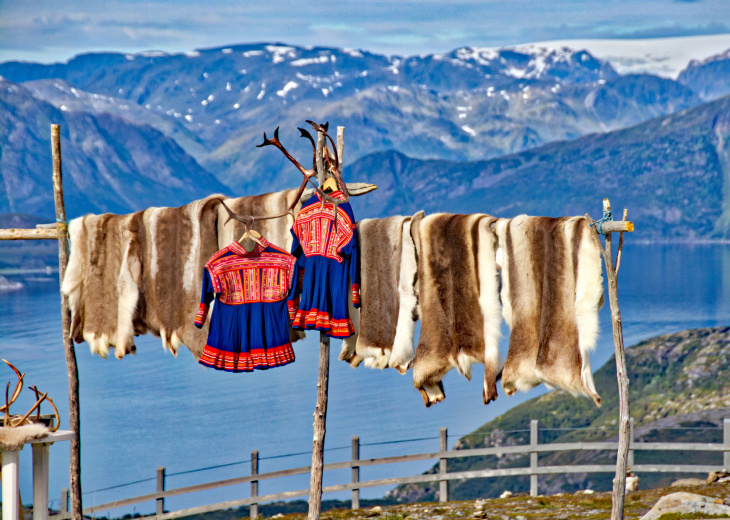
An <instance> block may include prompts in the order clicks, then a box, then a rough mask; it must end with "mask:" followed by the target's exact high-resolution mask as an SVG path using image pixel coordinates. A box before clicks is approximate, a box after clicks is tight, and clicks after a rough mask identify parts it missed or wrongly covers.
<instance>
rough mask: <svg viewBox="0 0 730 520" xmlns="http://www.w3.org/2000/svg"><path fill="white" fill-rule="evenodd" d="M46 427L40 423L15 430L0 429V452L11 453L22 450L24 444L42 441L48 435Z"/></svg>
mask: <svg viewBox="0 0 730 520" xmlns="http://www.w3.org/2000/svg"><path fill="white" fill-rule="evenodd" d="M48 433H49V430H48V426H46V425H45V424H41V423H32V424H26V425H23V426H17V427H15V428H4V427H0V450H2V451H13V450H20V449H23V445H24V444H25V443H26V442H29V441H32V440H34V439H42V438H43V437H45V436H46V435H48Z"/></svg>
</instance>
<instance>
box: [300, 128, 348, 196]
mask: <svg viewBox="0 0 730 520" xmlns="http://www.w3.org/2000/svg"><path fill="white" fill-rule="evenodd" d="M306 121H307V123H309V124H310V125H312V128H314V129H315V130H316V131H317V132H322V134H323V135H324V136H325V137H326V138H327V139H329V141H330V143H332V150H333V152H334V161H333V163H332V164H331V165H330V167H329V170H330V173H332V175H333V176H334V177H335V180H336V181H337V185H338V186H339V188H340V190H341V191H342V193H343V194H344V195H345V202H347V201H349V200H350V193H349V192H348V191H347V185H346V184H345V181H344V180H343V179H342V176H341V175H340V172H339V170H338V169H337V167H338V165H339V163H340V158H339V156H338V153H337V145H336V144H335V142H334V141H333V140H332V136H330V135H329V134H328V133H327V128H328V127H329V122H327V123H325V124H324V125H320V124H318V123H315V122H314V121H310V120H309V119H306ZM325 149H327V146H325ZM327 155H329V151H328V152H327Z"/></svg>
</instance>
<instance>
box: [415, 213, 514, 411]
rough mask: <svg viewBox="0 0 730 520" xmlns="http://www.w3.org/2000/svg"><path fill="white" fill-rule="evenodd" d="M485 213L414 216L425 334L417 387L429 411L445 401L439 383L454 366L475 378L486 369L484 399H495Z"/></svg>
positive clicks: (494, 327) (491, 248)
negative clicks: (475, 369) (478, 367)
mask: <svg viewBox="0 0 730 520" xmlns="http://www.w3.org/2000/svg"><path fill="white" fill-rule="evenodd" d="M495 220H496V219H494V218H493V217H490V216H488V215H483V214H476V215H451V214H444V213H441V214H436V215H430V216H428V217H425V218H424V217H422V216H419V217H414V219H413V222H412V224H411V233H412V235H413V239H414V243H415V246H416V254H417V259H418V300H419V307H420V312H421V336H420V338H419V341H418V347H417V349H416V358H415V360H414V362H413V383H414V386H415V387H416V388H417V389H418V390H419V391H420V392H421V395H422V396H423V400H424V403H425V404H426V406H430V405H431V404H433V403H434V402H438V401H440V400H442V399H443V398H444V394H443V385H442V383H441V379H442V378H443V377H444V375H446V373H447V372H448V371H449V370H451V369H452V368H457V369H458V370H459V372H460V373H461V374H462V375H464V376H465V377H467V378H471V365H472V363H484V361H485V359H486V360H487V363H486V365H485V381H484V401H485V403H487V402H489V401H491V400H494V399H496V397H497V394H496V381H497V377H498V372H499V365H500V364H501V361H500V355H499V348H498V342H499V336H500V330H499V326H500V322H501V320H500V319H499V296H498V290H497V289H498V283H497V270H496V261H495V259H494V258H495V244H496V242H495V237H494V233H493V232H492V231H491V227H490V225H491V223H492V222H494V221H495Z"/></svg>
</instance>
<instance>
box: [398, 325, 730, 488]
mask: <svg viewBox="0 0 730 520" xmlns="http://www.w3.org/2000/svg"><path fill="white" fill-rule="evenodd" d="M626 358H627V365H628V372H629V379H630V399H631V416H632V417H633V418H634V421H635V431H636V437H637V439H638V440H646V441H652V442H661V441H680V440H683V441H687V442H721V441H722V430H721V427H722V419H723V418H726V417H730V363H728V361H727V360H728V359H730V328H727V327H726V328H708V329H696V330H688V331H683V332H679V333H675V334H667V335H664V336H658V337H656V338H653V339H650V340H647V341H643V342H641V343H639V344H638V345H636V346H634V347H631V348H629V349H627V350H626ZM594 379H595V383H596V389H597V390H598V392H599V394H600V395H601V397H602V398H603V406H602V407H601V408H596V407H595V406H594V405H593V403H592V402H591V401H589V400H588V399H584V398H575V397H573V396H571V395H569V394H567V393H565V392H563V391H553V392H549V393H547V394H544V395H542V396H540V397H536V398H535V399H531V400H529V401H527V402H525V403H523V404H521V405H518V406H515V407H514V408H512V409H510V410H509V411H508V412H506V413H505V414H503V415H501V416H499V417H497V418H496V419H494V420H493V421H490V422H489V423H487V424H485V425H484V426H482V427H481V428H479V429H477V430H475V431H474V432H473V433H472V434H470V435H468V436H465V437H463V438H462V439H460V440H459V441H458V442H457V444H456V449H468V448H481V447H491V446H500V445H513V444H527V443H529V428H530V420H531V419H537V420H538V421H539V426H540V437H539V441H540V442H541V443H545V442H569V441H577V440H604V439H615V438H616V437H617V434H618V433H617V429H616V426H615V425H616V421H617V418H618V393H617V383H616V364H615V360H614V359H613V358H612V359H611V360H610V361H609V362H607V363H606V364H605V365H604V366H603V367H601V368H600V369H599V370H598V371H596V372H595V374H594ZM501 398H504V397H501ZM687 427H690V428H692V427H703V428H707V427H710V428H714V429H705V430H692V429H688V430H683V429H675V428H687ZM573 428H595V429H589V430H583V431H574V430H571V429H573ZM668 428H672V429H668ZM691 456H692V457H693V460H694V461H695V462H696V463H700V462H701V461H705V463H708V464H722V456H721V455H720V454H702V453H698V452H695V453H693V454H691ZM683 458H684V460H686V454H682V453H677V452H675V453H672V454H667V453H662V452H638V453H637V454H636V463H637V464H638V463H648V462H665V463H667V462H679V461H681V460H682V459H683ZM589 461H590V463H605V464H611V463H613V462H615V452H614V453H613V454H611V453H600V452H580V453H578V454H572V453H557V454H552V455H547V456H544V457H541V458H540V465H555V464H572V463H589ZM526 465H528V461H527V457H525V456H522V455H515V456H503V457H502V458H500V459H497V458H496V457H471V458H468V459H451V460H449V471H464V470H468V469H479V468H487V467H500V468H502V467H517V466H523V467H524V466H526ZM435 469H436V467H434V468H433V469H432V470H431V471H432V472H433V471H435ZM611 478H612V476H611V475H596V474H593V475H586V474H577V475H568V476H564V475H559V476H554V477H549V476H546V477H540V492H541V493H557V492H561V491H567V492H571V491H575V490H577V489H585V488H588V487H590V488H592V489H596V490H607V489H609V488H610V485H611ZM674 478H677V475H674V474H671V475H641V479H642V487H643V488H647V487H651V486H654V485H666V484H667V483H668V482H671V480H673V479H674ZM437 489H438V485H436V486H435V488H434V487H433V486H431V487H429V486H427V485H419V484H412V485H405V486H399V487H398V488H396V489H395V490H393V491H391V492H390V493H389V494H388V496H389V497H393V498H397V499H399V500H401V501H415V500H433V499H434V492H435V491H436V490H437ZM505 489H509V490H511V491H514V492H516V491H527V490H528V489H529V480H528V478H527V477H515V478H504V479H473V480H469V481H463V482H454V483H452V484H451V487H450V498H451V499H452V500H466V499H473V498H478V497H494V496H499V494H500V493H501V492H502V491H504V490H505Z"/></svg>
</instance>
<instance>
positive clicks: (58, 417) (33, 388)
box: [28, 386, 61, 432]
mask: <svg viewBox="0 0 730 520" xmlns="http://www.w3.org/2000/svg"><path fill="white" fill-rule="evenodd" d="M28 388H30V389H31V390H33V391H34V392H35V398H36V399H38V395H39V394H40V392H39V391H38V388H36V387H35V386H29V387H28ZM46 401H48V402H49V403H51V406H52V407H53V413H54V415H55V416H56V423H55V425H54V426H49V427H48V430H49V431H52V432H55V431H57V430H58V428H59V427H60V426H61V415H60V414H59V413H58V408H56V404H55V403H54V402H53V399H51V398H50V397H48V392H46ZM40 417H41V409H40V407H39V408H38V410H37V411H36V422H37V421H39V420H40Z"/></svg>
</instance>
